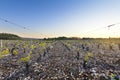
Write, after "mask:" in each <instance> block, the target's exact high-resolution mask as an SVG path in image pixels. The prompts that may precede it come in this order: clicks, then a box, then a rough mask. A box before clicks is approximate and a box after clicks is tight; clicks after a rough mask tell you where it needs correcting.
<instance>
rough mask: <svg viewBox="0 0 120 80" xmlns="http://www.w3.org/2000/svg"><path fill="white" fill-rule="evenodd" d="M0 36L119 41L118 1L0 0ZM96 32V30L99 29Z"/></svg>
mask: <svg viewBox="0 0 120 80" xmlns="http://www.w3.org/2000/svg"><path fill="white" fill-rule="evenodd" d="M0 18H4V19H7V20H9V21H12V22H14V23H17V24H20V25H23V26H25V27H27V28H29V29H30V30H25V29H22V28H19V27H17V26H14V25H11V24H9V23H6V22H4V21H2V20H0V32H6V33H14V34H18V35H20V36H22V37H33V38H42V37H58V36H67V37H109V36H110V37H120V24H117V25H115V26H113V27H111V28H110V29H109V30H108V28H103V27H107V26H108V25H111V24H115V23H119V22H120V0H0ZM99 28H100V29H99Z"/></svg>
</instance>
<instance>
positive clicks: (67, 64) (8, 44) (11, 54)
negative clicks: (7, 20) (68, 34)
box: [0, 39, 120, 80]
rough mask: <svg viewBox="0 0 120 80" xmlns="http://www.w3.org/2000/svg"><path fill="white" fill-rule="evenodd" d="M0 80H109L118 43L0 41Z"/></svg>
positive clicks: (118, 64) (119, 70) (119, 71)
mask: <svg viewBox="0 0 120 80" xmlns="http://www.w3.org/2000/svg"><path fill="white" fill-rule="evenodd" d="M1 43H2V44H1V48H0V80H89V79H91V80H110V78H111V77H114V76H119V75H120V40H119V39H115V40H110V39H102V40H101V39H100V40H99V39H95V40H56V41H54V40H48V41H47V40H46V41H45V40H29V41H28V40H2V42H1Z"/></svg>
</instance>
